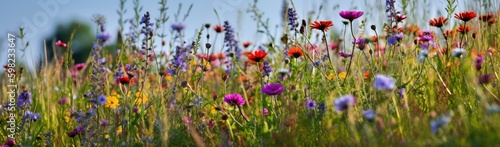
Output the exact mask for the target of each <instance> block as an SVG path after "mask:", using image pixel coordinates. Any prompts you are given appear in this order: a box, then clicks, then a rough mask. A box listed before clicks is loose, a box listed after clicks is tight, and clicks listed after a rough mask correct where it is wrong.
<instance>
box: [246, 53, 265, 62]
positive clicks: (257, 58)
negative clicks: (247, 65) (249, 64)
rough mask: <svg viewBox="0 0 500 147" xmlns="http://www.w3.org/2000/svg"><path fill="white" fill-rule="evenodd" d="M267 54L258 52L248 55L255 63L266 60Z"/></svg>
mask: <svg viewBox="0 0 500 147" xmlns="http://www.w3.org/2000/svg"><path fill="white" fill-rule="evenodd" d="M266 56H267V53H266V52H265V51H262V50H256V51H253V52H251V53H249V54H248V59H250V61H253V62H260V61H262V59H264V58H266Z"/></svg>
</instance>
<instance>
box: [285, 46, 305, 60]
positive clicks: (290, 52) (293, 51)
mask: <svg viewBox="0 0 500 147" xmlns="http://www.w3.org/2000/svg"><path fill="white" fill-rule="evenodd" d="M288 56H289V57H294V58H299V57H300V56H302V50H300V48H299V47H292V48H290V49H289V50H288Z"/></svg>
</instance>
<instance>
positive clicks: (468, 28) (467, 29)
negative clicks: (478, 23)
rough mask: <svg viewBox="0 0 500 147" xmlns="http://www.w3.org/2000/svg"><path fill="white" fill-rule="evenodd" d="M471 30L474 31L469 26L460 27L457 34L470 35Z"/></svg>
mask: <svg viewBox="0 0 500 147" xmlns="http://www.w3.org/2000/svg"><path fill="white" fill-rule="evenodd" d="M470 30H472V28H471V27H470V26H467V25H460V26H459V27H458V28H457V32H459V33H461V34H466V33H468V32H469V31H470Z"/></svg>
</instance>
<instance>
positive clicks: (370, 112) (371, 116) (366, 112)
mask: <svg viewBox="0 0 500 147" xmlns="http://www.w3.org/2000/svg"><path fill="white" fill-rule="evenodd" d="M362 113H363V116H365V118H366V119H368V120H373V119H374V118H375V115H376V114H375V111H373V110H371V109H368V110H363V112H362Z"/></svg>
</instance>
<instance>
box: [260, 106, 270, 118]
mask: <svg viewBox="0 0 500 147" xmlns="http://www.w3.org/2000/svg"><path fill="white" fill-rule="evenodd" d="M259 112H262V110H259ZM263 114H264V116H267V115H268V114H269V110H267V108H264V113H263Z"/></svg>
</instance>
